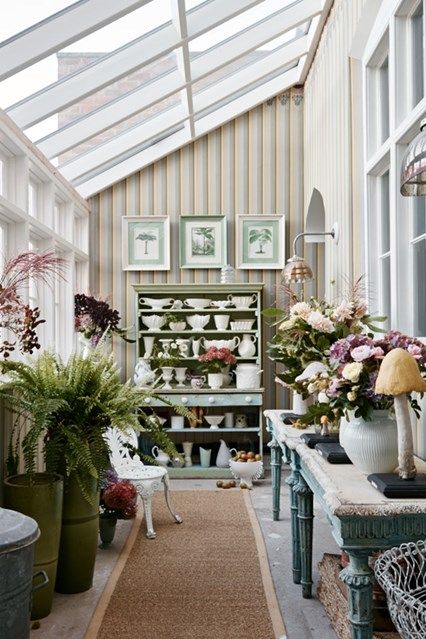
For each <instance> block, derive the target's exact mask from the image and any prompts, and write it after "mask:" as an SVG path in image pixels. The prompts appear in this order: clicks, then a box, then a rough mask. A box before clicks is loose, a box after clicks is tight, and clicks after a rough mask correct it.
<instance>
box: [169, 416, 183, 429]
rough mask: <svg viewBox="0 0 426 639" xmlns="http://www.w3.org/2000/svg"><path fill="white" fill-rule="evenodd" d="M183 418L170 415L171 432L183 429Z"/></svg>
mask: <svg viewBox="0 0 426 639" xmlns="http://www.w3.org/2000/svg"><path fill="white" fill-rule="evenodd" d="M183 421H184V417H183V416H182V415H172V417H171V423H172V430H180V429H182V428H183Z"/></svg>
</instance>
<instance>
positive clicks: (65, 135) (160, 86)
mask: <svg viewBox="0 0 426 639" xmlns="http://www.w3.org/2000/svg"><path fill="white" fill-rule="evenodd" d="M184 86H185V82H184V80H183V79H182V76H181V75H180V73H178V72H177V71H172V72H171V73H168V74H167V79H166V77H165V76H162V77H160V78H158V79H157V80H154V81H153V82H149V83H147V84H144V85H142V87H141V88H139V89H135V90H134V91H132V92H130V93H127V94H126V95H125V96H124V97H122V98H118V99H117V100H114V101H112V102H109V103H108V104H106V105H105V106H103V107H101V108H99V109H96V110H95V111H92V112H91V113H89V114H88V115H85V116H83V117H81V118H78V119H77V120H74V121H72V122H70V124H67V125H66V126H64V127H61V128H60V129H58V131H54V132H53V133H51V134H50V135H47V136H46V137H44V138H42V139H41V140H38V141H37V142H36V144H37V146H38V147H39V149H40V150H41V151H43V153H44V154H45V155H46V156H47V157H48V158H54V157H56V156H57V155H60V154H61V153H65V151H68V150H69V149H72V148H73V147H75V146H77V145H78V144H81V142H84V141H85V140H88V139H89V138H91V137H94V136H95V135H97V134H98V133H102V131H106V129H109V128H111V127H112V126H114V125H116V124H119V123H120V122H123V121H124V120H126V119H128V118H130V117H132V116H133V115H136V114H137V113H138V112H140V111H142V110H144V109H147V108H149V107H150V106H152V105H153V104H155V103H156V102H160V101H161V100H164V99H165V98H167V97H169V96H170V95H172V94H173V93H177V91H179V90H180V89H182V88H183V87H184Z"/></svg>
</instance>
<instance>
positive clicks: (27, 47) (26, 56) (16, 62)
mask: <svg viewBox="0 0 426 639" xmlns="http://www.w3.org/2000/svg"><path fill="white" fill-rule="evenodd" d="M149 1H150V0H90V2H87V0H80V2H75V3H74V4H72V5H70V6H69V7H66V8H65V9H63V10H62V11H58V12H57V13H55V14H53V15H52V16H50V17H48V18H46V19H45V20H42V21H41V22H38V23H37V24H33V25H32V26H31V27H29V28H28V29H25V31H22V32H21V33H18V34H17V35H15V36H13V37H12V38H9V39H8V40H4V41H3V42H2V43H0V81H1V80H4V79H5V78H7V77H9V76H11V75H13V74H14V73H17V72H18V71H21V70H22V69H25V68H26V67H29V66H31V65H32V64H35V63H36V62H38V61H39V60H42V59H43V58H45V57H47V56H48V55H50V54H51V53H55V52H56V51H59V50H60V49H63V48H64V47H66V46H67V45H68V44H70V43H71V42H74V41H75V40H80V39H81V38H83V37H84V36H87V35H89V34H90V33H93V32H94V31H97V30H98V29H100V28H101V27H104V26H106V25H107V24H110V23H111V22H114V21H115V20H118V19H119V18H121V17H123V16H125V15H126V14H127V13H130V12H131V11H134V10H135V9H138V8H139V7H142V6H143V5H144V4H147V3H148V2H149Z"/></svg>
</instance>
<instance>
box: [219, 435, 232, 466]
mask: <svg viewBox="0 0 426 639" xmlns="http://www.w3.org/2000/svg"><path fill="white" fill-rule="evenodd" d="M231 456H232V455H231V451H230V450H229V448H228V446H227V445H226V442H225V440H224V439H221V440H220V446H219V450H218V452H217V456H216V466H217V467H218V468H228V467H229V460H230V459H231Z"/></svg>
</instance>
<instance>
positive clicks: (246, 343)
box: [238, 333, 256, 357]
mask: <svg viewBox="0 0 426 639" xmlns="http://www.w3.org/2000/svg"><path fill="white" fill-rule="evenodd" d="M255 343H256V336H255V335H250V334H249V333H246V334H245V335H243V339H242V340H241V342H240V345H239V346H238V355H240V357H253V356H254V355H255V354H256V346H255Z"/></svg>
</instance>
